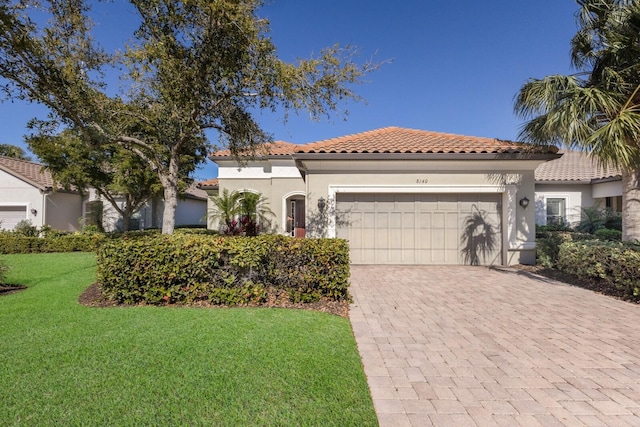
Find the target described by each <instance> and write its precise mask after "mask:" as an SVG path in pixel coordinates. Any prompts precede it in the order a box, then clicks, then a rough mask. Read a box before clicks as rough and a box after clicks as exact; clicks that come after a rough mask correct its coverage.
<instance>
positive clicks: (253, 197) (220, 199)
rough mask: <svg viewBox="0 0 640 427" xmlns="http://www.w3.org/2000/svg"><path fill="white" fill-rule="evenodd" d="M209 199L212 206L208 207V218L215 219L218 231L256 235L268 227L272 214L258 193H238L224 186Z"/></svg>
mask: <svg viewBox="0 0 640 427" xmlns="http://www.w3.org/2000/svg"><path fill="white" fill-rule="evenodd" d="M210 199H211V202H212V203H213V208H211V209H209V218H211V219H213V220H217V221H218V223H219V229H220V232H221V233H223V234H227V235H230V236H235V235H239V234H244V235H246V236H257V235H258V234H260V232H261V231H264V230H266V229H268V228H269V225H270V224H271V217H272V216H274V213H273V212H272V211H271V209H269V207H268V205H267V198H266V197H264V196H263V195H262V194H260V193H250V192H244V193H240V192H238V191H235V190H234V191H229V190H227V189H226V188H225V189H224V190H223V191H222V194H220V195H217V196H212V197H211V198H210Z"/></svg>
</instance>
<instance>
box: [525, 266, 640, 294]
mask: <svg viewBox="0 0 640 427" xmlns="http://www.w3.org/2000/svg"><path fill="white" fill-rule="evenodd" d="M514 267H515V268H517V269H518V270H521V271H525V272H528V273H533V274H539V275H540V276H544V277H548V278H549V279H553V280H557V281H560V282H564V283H566V284H569V285H572V286H577V287H579V288H584V289H589V290H591V291H594V292H597V293H599V294H603V295H607V296H610V297H613V298H617V299H619V300H623V301H628V302H631V303H634V304H640V298H633V297H630V296H629V295H626V294H625V293H624V291H622V290H621V289H616V288H615V287H613V286H611V285H609V284H608V283H606V282H605V281H604V280H589V279H580V278H578V277H575V276H573V275H571V274H567V273H563V272H562V271H559V270H555V269H553V268H547V267H543V266H541V265H516V266H514Z"/></svg>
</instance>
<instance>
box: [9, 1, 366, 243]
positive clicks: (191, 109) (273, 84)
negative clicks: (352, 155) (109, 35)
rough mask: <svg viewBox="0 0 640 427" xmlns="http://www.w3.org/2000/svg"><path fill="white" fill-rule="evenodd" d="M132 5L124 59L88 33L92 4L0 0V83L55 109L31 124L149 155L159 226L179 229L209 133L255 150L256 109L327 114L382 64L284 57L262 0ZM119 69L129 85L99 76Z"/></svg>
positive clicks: (326, 56) (14, 94)
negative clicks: (159, 193) (159, 204)
mask: <svg viewBox="0 0 640 427" xmlns="http://www.w3.org/2000/svg"><path fill="white" fill-rule="evenodd" d="M131 4H132V6H133V8H134V9H135V11H136V12H137V14H138V16H139V22H140V25H139V27H138V28H137V30H136V31H135V32H134V33H133V34H132V42H131V43H130V45H129V46H127V48H126V50H125V51H124V53H123V54H122V55H109V54H107V53H105V52H104V51H103V50H102V49H101V48H100V46H99V44H98V43H97V42H96V41H95V39H94V38H93V37H92V20H91V19H90V18H91V10H90V4H89V3H88V2H85V1H84V0H53V1H38V0H23V1H12V0H0V78H2V79H4V83H5V84H4V85H0V90H2V91H3V92H4V95H5V97H6V98H20V99H25V100H29V101H33V102H38V103H41V104H44V105H46V106H47V107H48V108H49V111H50V116H49V117H48V118H46V119H44V120H42V119H41V120H38V121H34V122H33V127H34V129H35V131H36V132H37V133H39V134H54V133H56V132H59V131H60V129H61V127H62V128H64V127H68V128H75V129H77V130H79V131H80V136H81V138H82V140H83V141H84V142H85V143H86V144H88V145H91V146H92V147H93V148H95V147H96V146H98V147H99V146H100V144H118V145H120V146H122V147H125V148H126V149H127V150H130V151H131V152H133V153H135V154H136V155H137V156H138V157H139V158H140V159H142V160H143V161H144V162H145V163H146V164H147V165H148V166H149V167H150V168H151V169H152V170H153V171H155V173H156V174H157V176H158V179H159V180H160V183H161V184H162V187H163V192H164V199H165V208H164V218H163V227H162V231H163V233H172V232H173V228H174V224H175V208H176V205H177V196H178V186H179V183H180V181H181V179H182V178H184V177H185V176H186V175H188V174H190V173H192V172H193V170H194V169H195V168H196V167H197V165H198V164H199V163H201V162H203V161H205V159H206V155H207V152H208V150H209V149H210V148H211V146H212V144H211V142H210V141H209V140H208V139H207V133H206V131H207V130H208V129H213V130H215V131H217V133H218V135H219V140H220V143H221V145H223V146H226V147H228V148H229V149H230V150H231V153H232V154H239V153H251V152H252V149H253V148H254V147H256V146H257V145H259V144H261V143H263V142H267V141H269V140H270V136H269V134H268V133H267V132H265V131H264V130H263V129H262V128H261V126H260V124H259V123H258V122H257V121H256V119H255V118H254V116H253V113H254V112H255V111H257V110H259V109H269V110H273V111H282V112H283V114H285V115H286V114H287V112H289V111H300V110H305V111H308V113H309V114H310V116H311V117H312V118H323V117H325V116H327V115H330V114H332V113H334V112H339V108H340V102H341V101H344V100H347V99H352V100H354V99H355V100H358V99H359V98H358V96H357V95H356V94H355V93H354V92H353V90H352V87H353V86H352V85H353V84H355V83H359V82H361V81H362V78H363V76H364V75H365V74H367V73H368V72H369V71H371V70H373V69H375V68H376V67H377V65H376V64H373V63H371V62H365V63H363V64H358V63H356V62H355V54H356V53H357V52H356V51H355V49H353V48H351V47H339V46H333V47H329V48H326V49H324V50H322V51H321V52H320V54H319V55H318V56H317V57H313V58H310V59H305V60H299V61H297V62H296V63H287V62H284V61H282V60H281V59H279V57H278V55H277V51H276V47H275V46H274V44H273V42H272V41H271V39H270V37H269V22H268V21H267V20H266V19H263V18H261V17H260V16H259V15H258V12H259V10H260V8H261V7H262V6H263V1H262V0H188V1H187V0H185V1H173V0H132V1H131ZM112 5H113V7H117V6H116V5H114V4H112ZM114 69H116V70H117V69H122V70H123V71H122V76H121V77H123V80H122V82H121V83H120V84H124V85H125V87H126V90H124V91H122V92H117V93H116V92H115V91H114V90H113V88H112V87H110V85H109V83H111V82H110V81H109V79H107V78H105V74H104V73H103V71H105V70H107V71H109V70H114Z"/></svg>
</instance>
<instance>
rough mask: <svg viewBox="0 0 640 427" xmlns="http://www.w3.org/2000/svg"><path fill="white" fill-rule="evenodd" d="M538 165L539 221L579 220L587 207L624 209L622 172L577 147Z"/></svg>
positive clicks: (537, 204)
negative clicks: (601, 163) (576, 149)
mask: <svg viewBox="0 0 640 427" xmlns="http://www.w3.org/2000/svg"><path fill="white" fill-rule="evenodd" d="M561 153H562V157H560V158H559V159H556V160H553V161H550V162H546V163H542V164H541V165H540V166H538V168H537V169H536V173H535V180H536V187H535V188H536V200H535V210H536V224H539V225H547V224H576V223H578V222H579V221H580V219H581V213H582V209H583V208H589V207H595V208H598V209H604V208H607V209H609V210H610V211H611V212H612V213H614V214H615V213H620V212H621V211H622V173H621V171H620V170H619V169H617V168H614V167H604V166H602V165H600V164H599V163H598V162H597V161H596V160H595V159H593V158H591V157H589V156H587V155H586V154H584V153H581V152H577V151H565V152H561Z"/></svg>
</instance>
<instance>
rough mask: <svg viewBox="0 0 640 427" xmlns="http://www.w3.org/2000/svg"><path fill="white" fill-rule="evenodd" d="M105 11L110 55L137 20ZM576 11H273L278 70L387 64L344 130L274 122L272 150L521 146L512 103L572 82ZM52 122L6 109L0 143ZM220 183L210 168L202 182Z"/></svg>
mask: <svg viewBox="0 0 640 427" xmlns="http://www.w3.org/2000/svg"><path fill="white" fill-rule="evenodd" d="M107 7H108V8H107ZM102 8H104V12H101V15H100V16H101V17H103V18H104V20H102V22H101V23H100V25H99V26H98V27H97V29H98V31H99V33H98V36H99V37H100V38H103V40H104V43H105V44H106V45H107V46H108V47H111V46H114V44H113V43H114V41H117V40H121V39H122V37H123V36H124V35H126V34H128V30H129V28H128V27H129V25H128V24H131V23H132V22H134V20H133V18H132V16H131V15H130V12H129V8H128V7H126V2H125V1H124V0H113V1H112V2H107V4H106V5H103V6H102ZM577 8H578V6H577V5H576V3H575V2H574V1H571V0H529V1H527V0H487V1H478V0H458V1H447V0H404V1H400V2H391V1H388V0H341V1H340V0H323V1H310V0H309V1H308V0H268V1H267V5H266V6H265V7H264V8H263V10H262V13H261V15H262V16H264V17H267V18H269V20H270V22H271V36H272V38H273V40H274V42H275V44H276V46H277V48H278V51H279V54H280V56H281V58H282V59H284V60H287V61H294V60H295V59H296V58H305V57H308V56H309V55H310V54H312V53H318V52H319V51H320V49H322V48H323V47H326V46H331V45H333V44H335V43H340V44H351V45H355V46H358V47H359V48H360V52H361V55H362V56H361V59H362V60H365V59H368V58H370V57H372V56H374V55H375V59H376V60H378V61H386V60H389V62H388V63H385V64H384V65H383V66H382V67H381V68H380V69H379V70H378V71H376V72H374V73H372V74H370V75H369V76H367V78H366V80H367V82H366V83H364V84H362V85H359V86H357V87H356V91H357V92H358V94H359V95H361V96H362V97H364V98H365V100H366V103H353V102H352V103H348V104H345V105H343V106H342V107H343V108H344V107H346V108H347V109H348V110H349V115H348V116H347V117H346V120H345V118H344V117H342V116H335V117H332V118H331V119H329V120H324V121H322V122H311V121H309V120H308V117H307V116H306V115H304V113H303V114H301V115H299V116H295V115H292V116H290V118H289V120H288V122H287V123H283V121H282V115H280V114H276V115H274V114H271V113H266V112H265V113H259V114H258V116H257V119H258V121H259V122H260V123H261V124H262V126H263V128H264V129H265V130H266V131H267V132H269V133H271V134H272V135H273V136H274V139H276V140H284V141H289V142H294V143H307V142H312V141H318V140H322V139H327V138H333V137H338V136H343V135H348V134H352V133H357V132H363V131H368V130H372V129H377V128H381V127H386V126H401V127H408V128H414V129H423V130H431V131H439V132H448V133H456V134H461V135H471V136H485V137H495V138H501V139H509V140H514V139H516V138H517V136H518V132H519V129H520V126H521V125H522V122H521V120H520V119H518V118H517V117H515V115H514V114H513V99H514V96H515V95H516V93H517V92H518V89H519V88H520V87H521V86H522V84H523V83H524V82H525V81H526V80H527V79H528V78H531V77H534V78H541V77H544V76H546V75H549V74H558V73H562V74H566V73H570V72H571V71H572V70H571V68H570V62H569V41H570V39H571V37H572V36H573V34H574V33H575V31H576V24H575V16H574V15H575V12H576V11H577ZM97 20H100V17H99V18H97ZM116 44H117V43H116ZM45 114H46V111H45V110H44V109H43V108H41V107H38V106H35V105H29V104H25V103H18V102H14V103H11V102H5V103H4V104H0V129H1V130H0V143H6V144H15V145H20V146H22V147H25V145H24V142H23V135H24V134H25V133H26V132H27V130H26V123H27V121H28V120H29V119H30V118H31V117H34V116H43V115H45ZM214 142H215V141H214ZM216 174H217V171H216V168H215V166H214V165H213V163H211V162H208V163H207V165H206V166H205V167H203V168H202V169H201V170H199V171H198V172H196V175H195V176H196V178H197V179H198V180H202V179H208V178H213V177H215V176H216Z"/></svg>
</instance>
